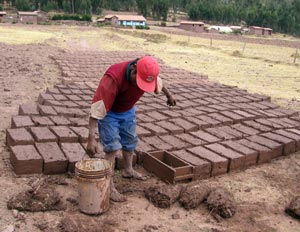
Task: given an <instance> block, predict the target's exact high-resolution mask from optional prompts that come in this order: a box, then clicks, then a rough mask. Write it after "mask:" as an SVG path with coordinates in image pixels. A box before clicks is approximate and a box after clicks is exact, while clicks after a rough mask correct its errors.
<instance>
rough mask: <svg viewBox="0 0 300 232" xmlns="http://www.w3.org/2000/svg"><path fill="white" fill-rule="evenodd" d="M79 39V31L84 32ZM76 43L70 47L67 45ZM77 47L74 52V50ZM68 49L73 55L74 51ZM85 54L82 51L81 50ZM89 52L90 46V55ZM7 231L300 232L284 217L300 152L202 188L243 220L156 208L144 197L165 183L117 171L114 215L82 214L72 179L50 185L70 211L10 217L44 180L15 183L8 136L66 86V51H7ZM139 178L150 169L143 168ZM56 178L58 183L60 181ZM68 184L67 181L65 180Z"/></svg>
mask: <svg viewBox="0 0 300 232" xmlns="http://www.w3.org/2000/svg"><path fill="white" fill-rule="evenodd" d="M78 33H79V32H78ZM68 42H69V44H72V42H71V41H66V44H68ZM71 47H72V46H71ZM71 47H70V48H69V49H72V48H71ZM76 49H77V50H78V49H80V47H76ZM86 49H88V48H87V46H85V45H84V49H83V50H86ZM0 51H1V52H0V54H1V55H0V86H1V87H0V88H1V91H0V111H1V116H2V117H1V120H0V154H1V160H0V177H1V178H0V189H1V194H0V231H1V232H2V231H3V230H5V229H6V228H7V229H11V230H10V231H15V232H35V231H48V232H49V231H108V232H109V231H129V232H131V231H162V232H164V231H166V232H171V231H173V232H177V231H178V232H180V231H187V232H192V231H251V232H252V231H289V232H296V231H300V221H299V220H296V219H293V218H292V217H290V216H288V215H287V214H286V213H285V212H284V210H285V208H286V206H287V205H288V204H289V203H290V201H291V199H292V198H293V197H294V196H296V195H299V192H300V184H299V179H300V156H299V153H298V154H297V153H296V154H293V155H290V156H288V157H282V158H280V159H278V160H273V161H272V162H271V163H268V164H263V165H259V166H256V167H252V168H249V169H247V170H245V171H241V172H236V173H231V174H228V175H223V176H219V177H216V178H210V179H208V180H204V181H202V182H203V183H204V184H207V185H208V186H210V187H224V188H226V189H227V190H228V191H229V192H230V193H231V194H232V195H233V197H234V199H235V201H236V207H237V208H236V214H235V215H234V216H233V217H232V218H229V219H225V220H221V221H217V220H215V219H214V217H213V216H212V215H211V213H210V211H209V210H208V209H207V208H206V206H205V205H204V204H201V205H200V206H198V207H197V208H195V209H191V210H189V211H187V210H185V209H184V208H183V207H181V205H180V204H179V203H178V202H176V203H174V204H173V205H171V206H170V207H169V208H167V209H161V208H157V207H155V206H154V205H153V204H152V203H150V202H149V201H148V200H147V199H146V198H145V196H144V190H145V189H147V188H149V187H151V186H152V187H153V186H157V185H160V184H161V181H160V180H158V179H156V178H155V177H152V178H150V179H149V180H147V181H145V182H140V181H136V180H127V179H123V178H121V177H120V173H119V172H116V178H115V182H116V186H117V188H118V189H119V190H120V191H121V192H123V193H124V194H125V195H126V196H127V198H128V201H127V202H124V203H111V206H110V210H109V211H108V212H107V213H105V214H103V215H98V216H89V215H85V214H82V213H80V212H79V209H78V204H77V201H76V199H77V186H76V180H75V178H74V177H73V176H69V175H61V176H55V177H54V179H52V178H53V177H51V178H50V180H49V181H50V182H51V179H52V182H51V183H50V185H52V187H53V188H54V189H55V190H56V191H57V192H58V193H59V196H61V197H60V200H61V201H62V202H63V203H64V204H65V205H66V209H65V210H61V211H45V212H27V211H24V212H20V211H18V210H9V209H8V208H7V202H8V201H9V199H10V198H11V197H13V196H16V195H17V194H18V193H21V192H24V191H26V190H28V189H30V188H31V187H32V186H33V184H34V183H38V182H39V181H43V180H44V179H46V178H48V177H47V176H44V175H30V176H16V175H15V174H14V173H13V171H12V169H11V166H10V161H9V151H8V150H7V148H6V145H5V130H6V128H9V127H10V122H11V121H10V120H11V116H12V115H14V114H16V113H17V111H18V106H19V105H20V104H23V103H28V102H34V101H36V100H37V96H38V94H39V93H40V92H44V91H45V90H46V88H47V87H51V86H53V85H54V84H56V83H58V82H59V78H60V73H59V70H58V67H57V66H56V65H55V64H54V63H53V60H52V59H51V58H50V56H51V55H56V54H59V53H62V52H64V51H63V50H62V49H60V48H57V47H53V46H49V45H47V44H32V45H6V44H0ZM137 168H138V170H139V171H141V172H143V171H144V170H143V169H142V168H141V167H137ZM56 177H57V179H55V178H56ZM61 178H62V179H63V181H62V180H61Z"/></svg>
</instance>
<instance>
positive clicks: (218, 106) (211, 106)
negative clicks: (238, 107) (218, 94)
mask: <svg viewBox="0 0 300 232" xmlns="http://www.w3.org/2000/svg"><path fill="white" fill-rule="evenodd" d="M209 107H210V108H213V109H216V110H218V111H222V110H228V108H227V107H224V106H223V105H209Z"/></svg>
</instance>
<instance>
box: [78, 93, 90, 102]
mask: <svg viewBox="0 0 300 232" xmlns="http://www.w3.org/2000/svg"><path fill="white" fill-rule="evenodd" d="M79 96H80V98H81V99H82V100H84V101H85V102H88V103H91V102H92V99H93V95H79Z"/></svg>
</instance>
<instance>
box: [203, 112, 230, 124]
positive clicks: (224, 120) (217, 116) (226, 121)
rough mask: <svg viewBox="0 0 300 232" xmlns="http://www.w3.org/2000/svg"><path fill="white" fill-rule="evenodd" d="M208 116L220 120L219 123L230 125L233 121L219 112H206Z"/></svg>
mask: <svg viewBox="0 0 300 232" xmlns="http://www.w3.org/2000/svg"><path fill="white" fill-rule="evenodd" d="M208 116H209V117H211V118H214V119H216V120H218V121H219V122H220V125H231V124H232V123H233V120H232V119H230V118H227V117H225V116H223V115H222V114H219V113H211V114H208Z"/></svg>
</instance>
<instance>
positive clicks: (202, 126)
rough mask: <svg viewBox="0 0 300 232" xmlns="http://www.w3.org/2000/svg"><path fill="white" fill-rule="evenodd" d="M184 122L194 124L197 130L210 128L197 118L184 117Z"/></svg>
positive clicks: (206, 123)
mask: <svg viewBox="0 0 300 232" xmlns="http://www.w3.org/2000/svg"><path fill="white" fill-rule="evenodd" d="M185 119H186V120H188V121H189V122H191V123H193V124H195V125H196V126H197V129H200V128H201V129H204V128H208V127H210V126H211V124H209V123H208V122H205V121H203V120H201V119H199V118H197V117H195V116H194V117H185Z"/></svg>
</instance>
